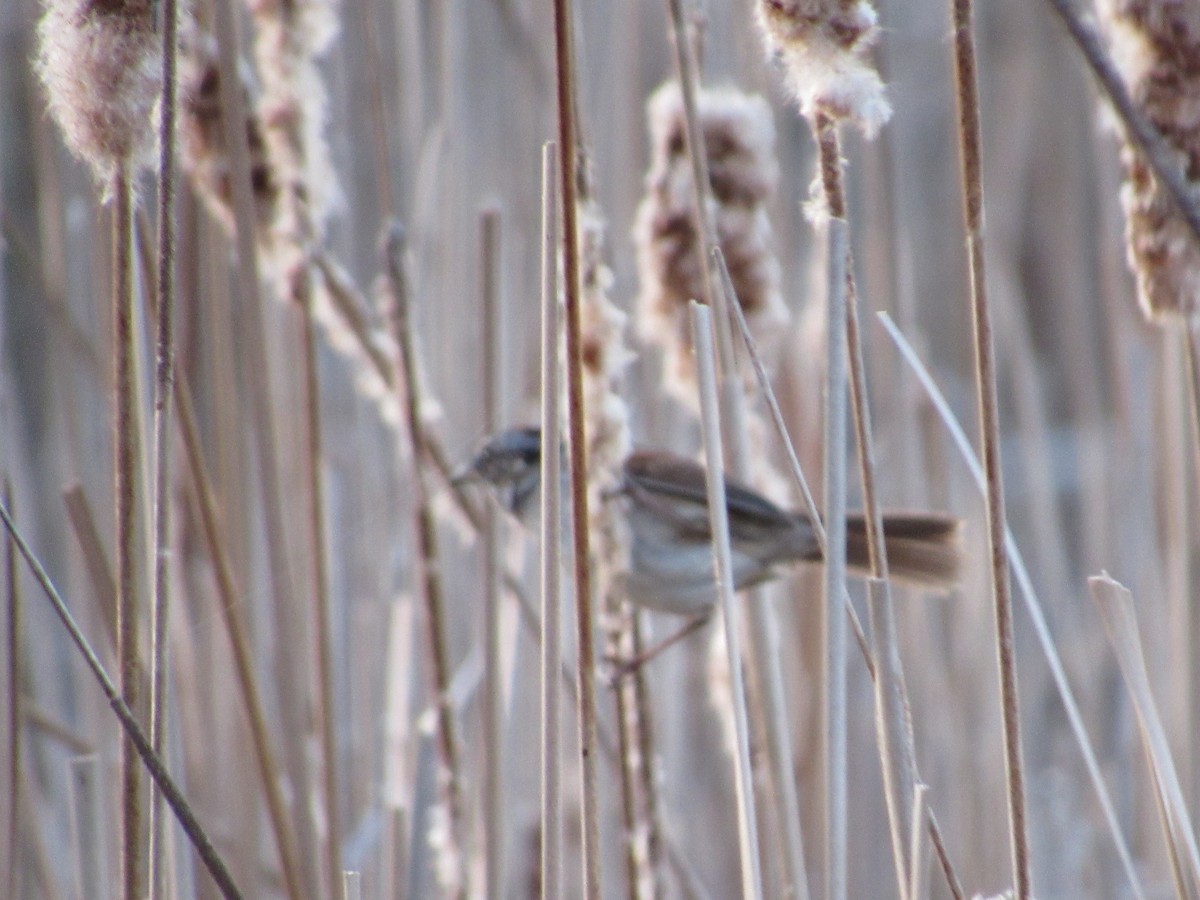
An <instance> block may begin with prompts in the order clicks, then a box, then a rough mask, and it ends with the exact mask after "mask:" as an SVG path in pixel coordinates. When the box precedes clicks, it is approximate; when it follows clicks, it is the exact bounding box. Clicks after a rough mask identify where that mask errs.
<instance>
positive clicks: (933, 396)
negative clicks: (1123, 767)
mask: <svg viewBox="0 0 1200 900" xmlns="http://www.w3.org/2000/svg"><path fill="white" fill-rule="evenodd" d="M879 321H880V322H881V323H882V324H883V327H884V328H885V329H886V330H887V332H888V336H889V337H890V338H891V339H892V341H893V342H894V343H895V345H896V347H897V349H898V350H899V351H900V355H901V356H902V357H903V358H904V361H905V363H906V364H907V365H908V366H909V368H911V369H912V371H913V374H914V375H916V376H917V380H918V381H919V382H920V384H921V388H922V389H923V390H924V391H925V394H926V396H927V397H928V398H929V401H930V403H932V404H933V407H934V409H935V410H936V411H937V414H938V416H939V417H940V418H941V420H942V423H943V424H944V425H945V426H946V431H947V432H948V433H949V435H950V438H951V440H953V442H954V446H955V448H956V449H957V450H958V452H959V455H960V456H961V457H962V459H963V461H964V462H965V463H966V465H967V468H968V470H969V471H970V473H971V477H972V479H973V480H974V481H975V486H976V488H977V489H978V491H979V493H980V494H981V495H986V492H987V480H986V477H985V474H984V469H983V466H982V464H981V463H980V462H979V459H978V458H977V457H976V456H975V451H974V450H973V449H972V448H971V441H970V439H969V438H968V437H967V433H966V432H965V431H964V430H963V428H962V425H960V424H959V422H958V419H957V418H955V416H954V412H953V411H952V410H951V409H950V404H949V403H948V402H947V401H946V397H945V395H944V394H942V392H941V391H940V390H939V389H938V386H937V384H936V383H935V382H934V380H933V377H932V376H931V375H930V374H929V370H928V369H927V368H925V366H924V364H923V363H922V362H921V360H920V358H919V357H918V356H917V354H916V351H915V350H913V348H912V345H911V344H909V343H908V341H907V340H905V338H904V336H903V335H902V334H901V333H900V331H899V330H898V329H897V328H896V326H895V324H894V323H893V322H892V320H891V317H890V316H888V315H887V313H879ZM1004 537H1005V541H1006V542H1007V544H1008V552H1009V555H1010V556H1011V560H1012V567H1013V572H1014V573H1015V575H1016V578H1017V585H1018V586H1019V587H1020V589H1021V597H1022V598H1023V600H1024V601H1025V611H1026V612H1027V613H1028V614H1029V618H1030V620H1031V621H1032V624H1033V631H1034V634H1035V635H1036V636H1037V639H1038V644H1039V645H1040V647H1041V649H1042V654H1043V655H1044V656H1045V657H1046V662H1047V664H1048V665H1049V667H1050V674H1051V676H1052V677H1053V678H1054V683H1055V686H1056V687H1057V688H1058V696H1059V699H1061V700H1062V704H1063V709H1064V710H1065V711H1066V714H1067V721H1068V722H1069V723H1070V726H1071V732H1072V734H1073V735H1074V736H1075V742H1076V743H1077V744H1078V745H1079V750H1080V753H1081V754H1082V755H1083V762H1084V766H1085V767H1086V768H1087V770H1088V777H1089V778H1090V779H1091V782H1092V787H1093V788H1094V789H1095V791H1096V799H1097V800H1098V801H1099V803H1100V808H1101V809H1102V810H1103V812H1104V819H1105V822H1106V824H1107V825H1108V830H1109V834H1110V835H1112V839H1113V843H1114V844H1115V845H1116V849H1117V855H1118V856H1119V857H1120V859H1121V865H1122V867H1123V868H1124V870H1125V874H1126V876H1127V877H1128V879H1129V884H1130V887H1131V888H1132V890H1133V892H1134V895H1135V896H1136V897H1138V898H1144V897H1145V893H1144V892H1143V890H1142V886H1141V881H1140V879H1139V878H1138V876H1137V870H1136V868H1135V867H1134V864H1133V856H1132V854H1131V853H1130V852H1129V846H1128V844H1127V843H1126V841H1125V836H1124V834H1122V832H1121V828H1120V825H1119V823H1118V821H1117V813H1116V808H1115V807H1114V806H1113V803H1112V798H1111V797H1110V796H1109V793H1108V788H1106V787H1105V785H1104V778H1103V776H1102V775H1101V773H1100V763H1099V761H1098V760H1097V758H1096V751H1095V749H1094V748H1093V747H1092V742H1091V740H1090V738H1088V734H1087V729H1086V728H1085V727H1084V724H1083V715H1082V714H1081V713H1080V710H1079V704H1078V702H1077V701H1076V700H1075V694H1074V692H1073V691H1072V690H1071V685H1070V682H1068V681H1067V674H1066V670H1065V668H1064V667H1063V662H1062V657H1061V656H1060V655H1059V653H1058V650H1057V648H1055V646H1054V639H1053V637H1052V636H1051V634H1050V628H1049V626H1048V625H1047V623H1046V615H1045V613H1044V612H1043V611H1042V604H1041V601H1040V600H1039V599H1038V596H1037V593H1036V592H1035V591H1034V589H1033V579H1032V578H1030V576H1029V570H1028V569H1027V568H1026V567H1025V561H1024V558H1023V557H1022V555H1021V551H1020V548H1019V547H1017V543H1016V540H1015V539H1014V537H1013V534H1012V531H1011V529H1009V528H1008V527H1007V525H1006V526H1005V531H1004ZM930 821H931V823H932V822H933V814H932V812H931V813H930ZM934 847H935V849H937V850H938V852H939V854H940V853H941V850H940V849H939V846H938V843H937V839H936V837H935V844H934Z"/></svg>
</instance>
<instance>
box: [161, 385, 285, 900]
mask: <svg viewBox="0 0 1200 900" xmlns="http://www.w3.org/2000/svg"><path fill="white" fill-rule="evenodd" d="M175 393H176V397H175V399H176V403H177V406H178V407H179V416H178V419H179V429H180V434H181V436H182V438H183V448H184V452H185V455H186V457H187V464H188V469H189V474H190V475H191V480H192V488H193V490H194V491H195V493H196V499H197V501H198V503H197V506H198V507H199V510H200V524H201V528H202V529H203V531H204V539H205V541H206V543H207V544H208V553H209V557H210V558H211V560H212V565H213V574H214V576H215V578H216V583H217V596H218V599H219V601H220V607H221V617H222V621H223V622H224V625H225V632H226V634H227V635H228V636H229V647H230V650H231V652H232V654H233V666H234V672H235V674H236V676H237V679H238V687H239V689H240V691H241V695H242V703H243V704H244V705H245V709H246V719H247V720H248V722H249V724H250V737H251V745H252V746H253V747H254V757H255V761H256V762H257V764H258V772H259V777H260V779H261V781H262V787H263V799H264V800H265V801H266V806H267V817H268V818H269V819H270V821H271V827H272V832H273V833H274V835H275V844H276V848H277V849H278V852H279V865H280V868H281V869H282V871H283V884H284V888H285V890H286V892H287V895H288V897H289V898H291V900H300V898H303V897H304V896H305V892H304V880H303V876H302V873H301V871H300V861H299V853H298V851H297V849H296V838H295V835H294V834H293V833H292V829H291V827H290V822H289V821H288V815H287V804H286V803H285V802H284V799H283V794H282V791H281V790H280V778H279V775H280V772H279V764H278V762H277V761H276V756H275V752H274V750H272V748H271V738H270V732H269V730H268V728H267V718H266V714H265V712H264V709H263V702H262V697H261V694H260V692H259V688H258V680H257V676H256V675H255V672H254V659H253V654H252V652H251V649H250V643H249V640H248V638H247V636H246V628H245V625H244V624H243V623H242V619H241V613H240V610H241V609H242V606H243V601H242V599H241V597H242V594H241V592H240V591H239V590H238V589H237V586H236V585H235V582H234V577H233V563H232V562H231V561H230V559H229V554H228V552H227V550H226V547H225V543H224V541H223V540H222V538H221V526H220V523H219V521H218V512H217V501H216V492H215V491H214V490H213V486H212V483H211V480H210V478H209V476H208V470H207V468H206V466H205V464H204V452H203V450H202V448H201V446H200V430H199V428H198V427H197V425H196V414H195V412H194V411H193V408H192V407H193V404H192V396H191V391H190V390H189V388H188V386H187V383H186V381H185V380H184V379H183V378H182V377H178V378H176V380H175Z"/></svg>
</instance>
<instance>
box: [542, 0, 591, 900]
mask: <svg viewBox="0 0 1200 900" xmlns="http://www.w3.org/2000/svg"><path fill="white" fill-rule="evenodd" d="M572 22H573V19H572V17H571V2H570V0H554V50H555V65H556V74H557V78H556V88H557V93H556V99H557V107H558V155H559V173H558V174H559V180H560V182H561V196H562V248H563V250H562V253H563V277H564V285H565V289H566V351H567V430H568V432H569V434H570V441H569V447H570V473H571V514H572V539H573V547H572V549H573V551H574V552H573V559H572V562H573V565H574V569H575V572H574V581H575V606H576V625H577V627H578V630H579V646H578V654H579V657H578V662H579V688H578V690H579V757H580V766H581V779H582V785H581V790H582V801H583V803H582V813H583V885H584V895H585V896H586V897H587V900H600V897H601V896H602V893H603V892H602V891H601V879H600V810H599V802H600V797H599V783H598V778H597V767H596V740H597V738H596V640H595V630H594V625H595V610H594V609H593V603H592V578H591V565H590V560H589V554H588V543H589V542H588V522H589V521H590V520H589V518H588V497H587V443H586V440H587V437H586V435H585V434H584V410H583V371H582V347H581V339H580V333H581V330H582V329H581V322H580V287H581V285H580V278H579V230H578V226H577V223H576V212H577V203H578V186H579V180H578V162H579V155H578V153H577V152H576V138H575V99H574V98H575V62H574V59H573V51H572V46H571V45H572V39H571V30H572Z"/></svg>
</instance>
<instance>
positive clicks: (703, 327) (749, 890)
mask: <svg viewBox="0 0 1200 900" xmlns="http://www.w3.org/2000/svg"><path fill="white" fill-rule="evenodd" d="M690 308H691V319H692V346H693V347H695V348H696V374H697V377H698V380H699V390H700V419H701V427H702V429H703V434H704V455H705V461H706V463H707V466H706V477H705V488H706V491H707V494H708V514H709V522H710V526H711V529H712V544H713V559H714V563H715V565H716V571H715V573H714V574H715V576H716V582H717V588H718V595H719V597H720V602H721V614H722V616H723V621H724V624H725V651H726V656H727V657H728V664H729V686H730V699H731V701H732V705H733V710H732V712H733V723H734V731H735V735H736V738H737V759H736V769H735V779H734V786H735V788H736V791H737V803H738V808H737V823H738V839H739V845H740V848H741V861H742V897H743V898H761V897H762V896H763V881H762V868H761V856H760V852H759V844H758V824H757V823H758V819H757V814H756V813H755V809H754V788H753V784H752V782H751V774H750V726H749V719H748V716H747V713H746V689H745V685H744V684H743V681H742V656H741V647H740V645H739V641H738V607H737V604H736V598H735V597H734V587H733V558H732V556H733V554H732V551H731V549H730V545H729V507H728V505H727V503H726V499H725V459H724V453H723V451H722V449H721V422H720V410H719V408H718V398H717V378H716V371H715V369H716V353H715V350H714V347H713V334H712V312H711V309H710V307H708V306H704V305H701V304H699V303H697V302H696V301H694V300H693V301H692V303H691V307H690Z"/></svg>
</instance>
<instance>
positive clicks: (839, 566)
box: [822, 218, 849, 900]
mask: <svg viewBox="0 0 1200 900" xmlns="http://www.w3.org/2000/svg"><path fill="white" fill-rule="evenodd" d="M827 239H828V248H827V253H828V259H827V262H826V280H827V285H828V286H827V290H828V294H827V304H828V312H827V313H826V315H827V321H826V326H825V327H826V335H825V340H826V345H825V346H826V350H825V352H826V360H825V366H826V376H825V451H824V454H825V455H824V460H825V462H824V469H825V471H824V482H825V504H824V505H825V535H826V545H825V546H826V552H825V557H824V576H825V579H824V586H825V597H824V605H823V607H822V609H823V617H824V640H823V641H822V656H823V659H822V672H823V674H824V684H823V688H824V691H823V696H822V701H823V702H822V713H823V719H824V723H823V724H824V728H823V729H822V735H823V738H824V741H823V744H824V746H823V748H822V749H823V759H824V763H825V828H824V832H825V896H826V897H827V898H830V900H845V898H846V880H847V865H848V862H849V859H848V853H847V849H848V848H847V843H846V841H847V836H848V824H847V819H846V804H847V772H846V752H847V743H846V742H847V709H846V670H847V666H846V662H847V660H846V618H845V616H843V615H842V614H841V607H842V600H843V595H844V594H845V592H846V342H845V340H844V337H845V321H846V261H847V253H848V248H849V240H848V235H847V228H846V222H845V220H844V219H835V218H831V219H830V220H829V225H828V235H827Z"/></svg>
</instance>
